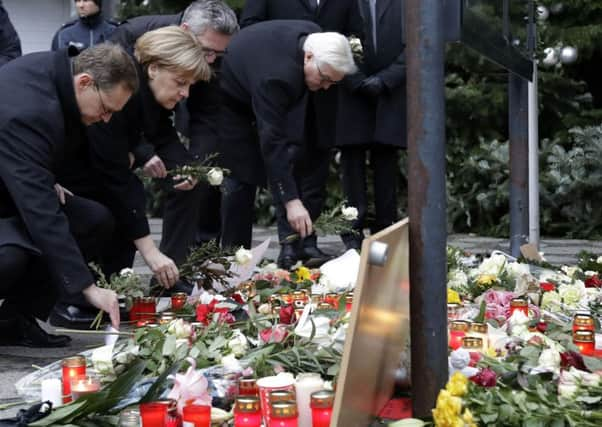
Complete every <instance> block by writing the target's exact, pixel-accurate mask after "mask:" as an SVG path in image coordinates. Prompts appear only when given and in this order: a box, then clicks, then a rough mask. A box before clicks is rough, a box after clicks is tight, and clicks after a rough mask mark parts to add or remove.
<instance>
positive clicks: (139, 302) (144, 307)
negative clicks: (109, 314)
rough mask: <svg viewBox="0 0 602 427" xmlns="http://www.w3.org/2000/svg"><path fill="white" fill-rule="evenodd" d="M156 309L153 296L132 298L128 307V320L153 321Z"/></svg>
mask: <svg viewBox="0 0 602 427" xmlns="http://www.w3.org/2000/svg"><path fill="white" fill-rule="evenodd" d="M156 311H157V302H156V300H155V298H154V297H139V298H134V300H133V303H132V308H131V309H130V320H131V321H132V322H138V321H139V320H142V321H144V320H146V321H149V322H153V321H154V320H155V313H156Z"/></svg>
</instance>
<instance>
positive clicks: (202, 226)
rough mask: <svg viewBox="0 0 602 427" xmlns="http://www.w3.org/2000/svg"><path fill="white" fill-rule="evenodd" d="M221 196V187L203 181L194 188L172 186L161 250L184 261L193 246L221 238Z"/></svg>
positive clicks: (167, 199)
mask: <svg viewBox="0 0 602 427" xmlns="http://www.w3.org/2000/svg"><path fill="white" fill-rule="evenodd" d="M170 185H172V184H170ZM220 200H221V194H220V192H219V189H218V188H216V187H212V186H210V185H208V184H206V183H199V184H198V185H197V186H196V187H194V188H193V189H192V190H190V191H177V190H173V189H170V190H168V192H167V196H166V198H165V210H164V211H163V232H162V236H161V245H160V249H161V252H163V253H164V254H165V255H167V256H168V257H170V258H171V259H173V260H174V262H175V263H176V264H178V265H180V264H182V263H183V262H184V261H185V260H186V257H187V256H188V253H189V250H190V248H191V247H193V246H196V245H198V244H199V243H204V242H208V241H210V240H213V239H216V240H218V241H219V237H220V203H221V202H220Z"/></svg>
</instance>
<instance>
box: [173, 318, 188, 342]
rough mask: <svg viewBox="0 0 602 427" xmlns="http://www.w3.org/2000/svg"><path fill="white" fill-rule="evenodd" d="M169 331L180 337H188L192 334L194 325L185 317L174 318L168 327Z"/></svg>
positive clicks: (177, 337)
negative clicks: (186, 320) (185, 320)
mask: <svg viewBox="0 0 602 427" xmlns="http://www.w3.org/2000/svg"><path fill="white" fill-rule="evenodd" d="M167 332H169V333H170V334H172V335H175V336H176V339H179V338H188V337H190V336H191V335H192V325H190V323H186V322H184V320H183V319H176V320H172V321H171V322H170V323H169V326H168V327H167Z"/></svg>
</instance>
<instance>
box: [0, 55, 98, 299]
mask: <svg viewBox="0 0 602 427" xmlns="http://www.w3.org/2000/svg"><path fill="white" fill-rule="evenodd" d="M0 93H1V94H2V96H0V216H2V217H4V218H9V217H16V218H18V219H19V221H20V223H21V224H22V225H23V227H24V229H25V230H26V231H27V236H26V237H28V238H31V242H32V243H33V244H34V245H35V247H36V248H37V249H38V250H39V251H40V252H41V254H42V256H43V257H44V260H45V262H46V264H47V265H48V268H49V271H50V274H51V276H52V279H53V280H52V282H53V283H55V284H57V286H60V287H61V288H62V291H63V292H67V293H77V292H79V291H81V290H82V289H84V288H86V287H87V286H89V285H90V284H92V283H93V282H94V279H93V278H92V275H91V274H90V272H89V270H88V267H87V265H86V262H85V261H84V259H83V257H82V254H81V253H80V250H79V248H78V246H77V243H76V242H75V239H74V238H73V236H72V235H71V233H70V231H69V223H68V221H67V218H66V216H65V215H64V214H63V212H62V210H61V208H60V205H59V200H58V197H57V195H56V192H55V190H54V184H55V183H56V180H55V170H56V168H57V165H58V162H59V160H60V159H61V156H62V153H64V152H65V150H68V149H70V148H71V147H72V146H74V145H77V144H80V143H83V141H80V140H75V139H74V138H72V137H70V135H76V134H77V133H72V134H69V133H68V132H67V131H68V129H72V128H76V127H80V126H82V124H81V115H80V112H79V109H78V106H77V102H76V99H75V93H74V88H73V78H72V75H71V64H70V59H69V57H68V54H67V51H65V50H61V51H57V52H43V53H34V54H31V55H26V56H24V57H21V58H18V59H16V60H14V61H11V62H10V63H8V64H7V65H5V66H3V67H2V68H0ZM2 238H3V236H0V242H2V240H1V239H2Z"/></svg>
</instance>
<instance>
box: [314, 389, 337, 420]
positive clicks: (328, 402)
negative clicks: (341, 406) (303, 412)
mask: <svg viewBox="0 0 602 427" xmlns="http://www.w3.org/2000/svg"><path fill="white" fill-rule="evenodd" d="M333 403H334V392H333V391H332V390H320V391H315V392H313V393H312V394H311V401H310V405H309V406H310V407H311V422H312V424H311V425H312V427H330V419H331V418H332V406H333Z"/></svg>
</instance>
